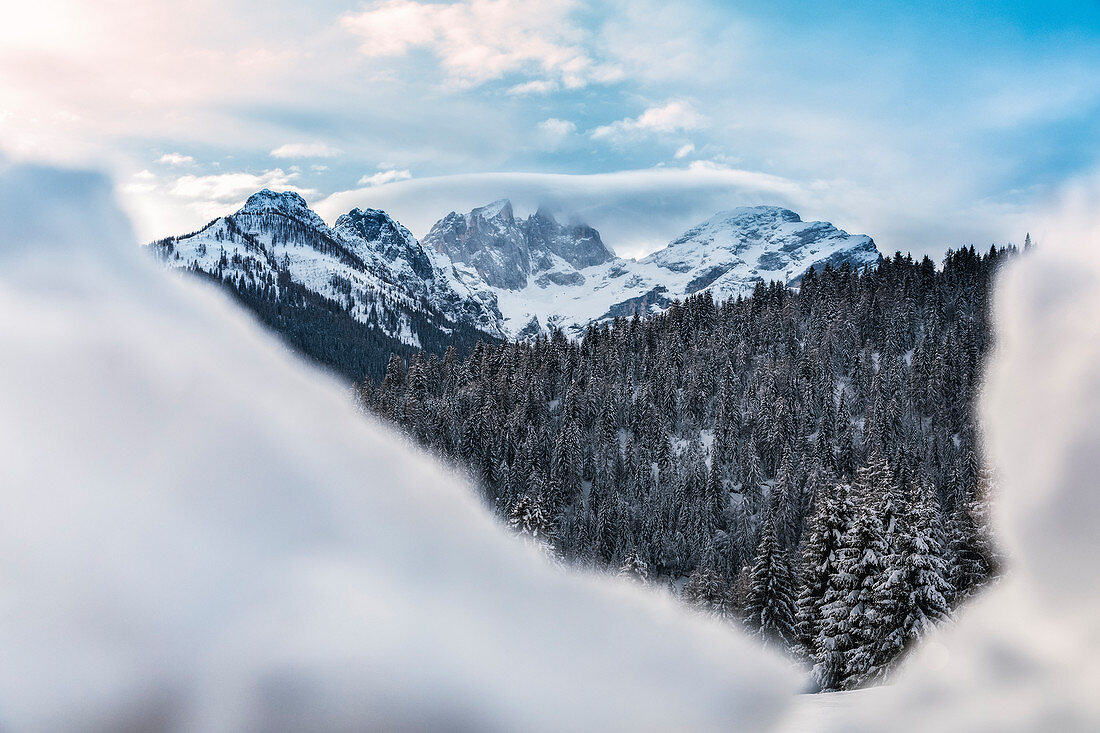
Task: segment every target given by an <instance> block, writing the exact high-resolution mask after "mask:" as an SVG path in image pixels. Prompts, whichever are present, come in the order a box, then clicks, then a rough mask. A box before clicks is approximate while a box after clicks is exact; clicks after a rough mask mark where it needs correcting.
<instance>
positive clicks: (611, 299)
mask: <svg viewBox="0 0 1100 733" xmlns="http://www.w3.org/2000/svg"><path fill="white" fill-rule="evenodd" d="M151 249H152V250H153V251H154V252H155V253H156V254H157V255H158V256H159V257H160V258H161V259H162V260H163V261H164V262H165V263H167V264H168V265H170V266H172V267H176V268H181V269H188V270H191V271H194V272H196V273H199V274H201V275H204V276H206V277H210V278H213V279H215V280H218V281H220V282H222V283H224V284H225V285H226V286H228V287H229V288H230V289H231V291H232V292H233V293H234V294H235V295H236V297H237V298H238V299H240V300H241V301H242V302H243V303H244V304H245V305H246V306H248V307H249V308H251V309H252V310H253V311H254V312H255V313H256V314H257V315H258V316H259V317H260V318H261V320H263V321H264V322H266V323H268V325H269V326H271V327H273V328H274V329H276V330H277V331H279V332H280V333H282V334H283V335H284V337H285V338H286V339H287V340H288V342H289V343H290V344H291V345H292V346H294V347H296V348H298V349H299V350H301V351H303V352H305V353H306V354H307V355H309V356H311V357H312V358H314V359H315V360H317V361H319V362H321V363H323V364H326V365H328V366H330V367H332V368H334V369H336V370H337V371H339V372H341V373H343V374H345V375H347V376H349V377H351V378H353V379H357V378H361V377H362V376H363V375H365V374H371V375H377V374H379V372H380V370H381V369H382V368H383V367H384V364H385V361H386V357H388V355H389V353H390V352H391V351H395V352H398V353H410V352H412V351H417V350H421V349H422V350H425V351H429V352H437V353H441V352H442V351H444V350H445V349H446V348H447V347H448V346H455V347H456V348H458V349H459V350H465V349H467V348H469V347H470V346H471V345H472V344H473V343H475V342H476V341H477V339H479V338H488V339H505V338H523V337H530V336H534V335H537V334H539V333H544V332H546V331H548V330H549V329H551V328H560V329H562V330H563V331H565V332H566V333H567V334H568V335H571V336H576V335H579V334H580V333H582V332H583V330H584V329H585V327H587V326H588V325H589V324H591V323H594V322H599V321H602V320H607V319H611V318H614V317H617V316H630V315H633V314H634V313H643V314H645V313H649V312H655V311H658V310H660V309H663V308H665V307H667V306H668V305H669V304H670V303H671V302H672V301H673V300H674V299H677V298H683V297H686V296H688V295H692V294H694V293H697V292H700V291H703V290H710V291H711V292H712V293H713V295H714V296H715V298H717V299H724V298H727V297H735V296H737V295H743V294H748V293H749V292H751V291H752V289H753V288H754V287H755V286H756V284H757V283H760V282H770V281H772V280H778V281H780V282H784V283H787V284H790V285H797V283H798V282H799V281H800V279H801V277H802V275H803V274H804V273H805V272H806V271H807V270H809V268H810V267H817V268H818V269H820V268H821V267H823V266H824V265H826V264H830V265H832V266H834V267H840V266H841V265H843V264H845V263H847V264H849V265H851V266H852V267H857V268H858V267H863V266H867V265H874V264H876V263H877V262H878V260H879V252H878V250H877V248H876V247H875V243H874V241H873V240H872V239H871V238H870V237H868V236H865V235H851V234H848V233H846V232H844V231H841V230H839V229H837V228H836V227H834V226H833V225H832V224H829V223H826V222H804V221H802V220H801V219H800V218H799V216H798V215H797V214H796V213H794V212H793V211H789V210H787V209H783V208H779V207H775V206H756V207H746V208H738V209H732V210H730V211H725V212H722V213H719V214H716V215H715V216H713V217H711V218H710V219H708V220H707V221H705V222H703V223H701V224H699V225H698V226H696V227H693V228H692V229H690V230H688V231H687V232H686V233H685V234H684V235H683V236H681V237H680V238H678V239H676V240H675V241H673V242H671V243H670V244H668V245H667V246H666V247H665V248H664V249H661V250H659V251H657V252H655V253H653V254H651V255H649V256H648V257H645V258H644V259H641V260H637V261H635V260H627V259H623V258H620V257H617V256H616V255H615V254H614V253H613V252H612V250H611V249H609V248H608V247H607V246H606V245H605V244H604V242H603V240H602V239H601V237H600V234H599V232H597V231H596V230H595V229H593V228H592V227H590V226H587V225H585V224H581V223H570V224H561V223H559V222H558V221H557V219H556V218H555V217H554V216H553V215H552V214H551V213H550V212H549V211H546V210H544V209H539V210H538V211H536V212H535V213H534V214H531V215H530V216H528V217H527V218H520V217H517V216H516V215H515V212H514V210H513V207H512V204H511V203H510V202H509V201H508V200H506V199H502V200H500V201H495V202H493V203H491V204H488V205H487V206H482V207H480V208H476V209H474V210H472V211H470V212H469V213H467V214H459V213H456V212H451V213H449V214H447V215H446V216H444V217H443V218H442V219H440V220H439V221H438V222H436V224H435V225H434V226H433V227H432V229H431V231H430V232H429V233H428V234H427V236H425V237H424V239H423V241H418V240H417V239H416V237H414V236H413V235H412V233H411V232H410V231H409V230H408V229H406V228H405V227H403V226H402V225H401V224H399V223H398V222H396V221H394V219H392V218H391V217H390V216H389V215H388V214H386V213H385V212H384V211H379V210H376V209H366V210H360V209H353V210H352V211H350V212H348V213H347V214H343V215H342V216H340V217H339V218H338V219H337V220H336V222H335V223H334V225H333V226H331V227H329V226H328V225H327V224H326V223H325V222H324V221H323V220H322V219H321V217H319V216H318V215H317V214H316V213H314V212H313V211H312V210H311V209H310V208H309V207H308V206H307V205H306V202H305V201H304V200H303V199H302V198H301V197H300V196H299V195H298V194H296V193H292V192H284V193H275V192H273V191H269V190H266V189H265V190H263V191H259V192H258V193H255V194H253V195H252V196H251V197H249V199H248V201H247V202H246V203H245V205H244V206H243V207H242V208H241V209H240V210H239V211H237V212H236V213H234V214H231V215H229V216H224V217H221V218H218V219H215V220H214V221H212V222H211V223H210V224H208V225H206V226H205V227H203V228H202V229H201V230H199V231H197V232H194V233H192V234H187V235H184V236H179V237H169V238H166V239H161V240H158V241H156V242H154V243H152V245H151Z"/></svg>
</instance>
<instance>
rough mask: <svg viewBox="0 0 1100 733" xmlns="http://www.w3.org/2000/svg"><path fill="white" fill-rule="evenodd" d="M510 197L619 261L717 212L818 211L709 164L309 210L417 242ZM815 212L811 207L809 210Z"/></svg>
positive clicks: (772, 182)
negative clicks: (393, 230) (377, 212)
mask: <svg viewBox="0 0 1100 733" xmlns="http://www.w3.org/2000/svg"><path fill="white" fill-rule="evenodd" d="M501 197H508V198H510V199H511V200H512V203H513V204H514V206H515V207H516V210H517V212H521V211H534V210H535V209H536V208H537V207H538V206H539V205H541V204H548V205H551V206H553V207H555V208H556V209H558V210H560V211H563V212H569V213H575V214H577V215H579V216H580V218H582V219H584V220H585V221H587V222H588V223H589V224H591V225H592V226H594V227H596V228H597V229H599V230H600V232H601V234H602V235H603V238H604V241H605V242H607V244H608V246H610V247H612V248H613V249H614V250H615V251H616V252H617V253H618V254H620V255H623V256H626V257H635V256H640V255H643V254H647V253H649V252H652V251H653V250H655V249H658V248H659V247H662V246H664V245H665V244H667V243H668V242H669V241H671V240H672V239H674V238H675V237H677V236H679V235H680V234H682V233H683V232H684V230H686V229H687V228H689V227H691V226H693V225H695V224H698V223H699V222H700V221H702V220H704V219H706V218H707V217H710V216H712V215H713V214H714V212H716V211H721V210H722V209H728V208H731V207H734V206H741V205H746V206H747V205H755V204H780V205H786V206H790V207H791V208H794V209H795V210H796V211H800V212H801V213H803V214H816V213H818V212H819V211H821V210H822V209H823V208H824V207H822V206H820V198H819V196H818V194H817V192H815V191H808V190H806V189H804V188H803V187H802V186H800V185H799V184H797V183H795V182H793V181H790V180H787V179H784V178H780V177H778V176H771V175H767V174H764V173H755V172H752V171H744V170H736V169H732V168H726V167H722V166H718V165H715V164H711V165H710V166H694V167H690V168H671V167H669V168H649V169H644V170H631V171H618V172H615V173H597V174H590V175H569V174H558V173H476V174H468V175H455V176H434V177H429V178H417V179H413V180H411V181H407V182H403V183H401V184H400V185H397V186H387V187H385V188H371V189H369V190H363V189H360V190H353V191H343V192H340V193H336V194H333V195H332V196H329V197H327V198H325V199H322V200H320V201H318V202H317V203H316V204H315V207H314V208H315V210H316V211H317V213H318V214H320V215H321V216H322V217H324V218H325V219H326V220H327V221H332V220H334V219H335V218H336V217H337V216H339V215H340V214H343V213H346V212H347V211H349V210H350V209H352V208H353V207H356V206H358V207H363V206H365V205H370V206H372V207H375V208H381V209H385V210H386V211H387V212H389V213H390V214H391V215H392V216H394V217H395V218H396V219H397V220H398V221H400V222H401V223H402V224H404V225H405V226H407V227H409V228H410V229H412V231H413V232H414V233H416V234H419V235H423V234H425V233H427V231H428V229H430V228H431V226H432V224H434V223H435V222H436V220H438V219H439V217H441V216H442V215H443V214H445V213H446V212H448V211H465V210H469V209H471V208H473V207H475V206H480V205H482V204H485V203H488V202H489V201H493V200H495V199H499V198H501ZM811 204H814V205H811Z"/></svg>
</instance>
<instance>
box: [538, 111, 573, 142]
mask: <svg viewBox="0 0 1100 733" xmlns="http://www.w3.org/2000/svg"><path fill="white" fill-rule="evenodd" d="M538 129H539V138H540V140H541V142H542V144H543V146H544V147H546V148H547V149H550V150H554V149H556V148H558V147H560V146H561V144H562V143H564V142H565V141H566V140H567V139H568V138H569V137H570V136H571V135H572V134H573V133H575V132H576V131H577V126H576V125H575V124H574V123H573V122H571V121H569V120H559V119H558V118H557V117H551V118H550V119H547V120H543V121H542V122H540V123H539V125H538Z"/></svg>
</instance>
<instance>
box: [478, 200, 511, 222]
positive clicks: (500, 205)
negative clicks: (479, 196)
mask: <svg viewBox="0 0 1100 733" xmlns="http://www.w3.org/2000/svg"><path fill="white" fill-rule="evenodd" d="M474 217H478V218H480V219H496V218H498V217H499V218H502V219H504V220H505V221H512V220H514V219H515V212H514V211H513V210H512V202H511V201H510V200H508V199H497V200H496V201H494V202H492V203H491V204H485V205H484V206H479V207H477V208H476V209H473V210H472V211H471V212H470V218H471V219H473V218H474Z"/></svg>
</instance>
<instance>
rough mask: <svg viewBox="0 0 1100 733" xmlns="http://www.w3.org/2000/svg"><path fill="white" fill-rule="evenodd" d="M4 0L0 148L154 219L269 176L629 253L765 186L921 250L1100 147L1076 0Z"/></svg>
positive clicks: (943, 242)
mask: <svg viewBox="0 0 1100 733" xmlns="http://www.w3.org/2000/svg"><path fill="white" fill-rule="evenodd" d="M0 3H2V4H3V8H2V9H3V17H4V19H5V22H4V23H3V24H2V25H0V155H3V156H5V157H7V158H9V159H18V160H40V161H49V162H55V163H56V162H61V163H64V164H68V165H79V166H88V165H91V166H95V167H99V168H103V169H105V170H107V171H109V172H110V173H111V175H112V176H113V177H114V179H115V180H116V182H117V187H118V193H119V197H120V199H121V200H122V201H123V204H124V205H125V206H126V208H127V209H128V210H129V211H130V212H131V213H132V215H133V216H134V218H135V222H136V225H137V228H138V232H139V235H140V236H142V237H143V238H147V239H148V238H154V237H158V236H164V235H167V234H179V233H183V232H186V231H191V230H193V229H195V228H197V227H199V226H201V225H202V224H204V223H205V222H206V221H208V220H209V219H211V218H213V217H214V216H217V215H220V214H223V213H228V212H230V211H232V210H233V209H234V208H235V207H236V206H238V205H239V204H240V203H241V202H242V201H243V200H244V199H245V198H246V197H247V196H248V194H249V193H251V192H253V191H255V190H257V189H259V188H262V187H271V188H274V189H279V190H285V189H293V190H297V191H299V192H300V193H302V194H303V195H304V196H305V197H306V199H307V200H308V201H309V202H310V203H311V204H314V205H315V206H316V208H317V209H318V211H319V212H320V213H321V214H322V216H324V217H325V218H326V219H327V220H329V221H330V222H331V221H332V220H333V219H334V218H335V216H336V215H337V214H339V213H340V212H341V211H346V210H347V209H350V208H351V207H353V206H360V207H365V206H374V207H378V208H384V209H386V210H388V211H389V212H390V213H391V214H393V215H394V216H395V217H396V218H398V219H399V220H400V221H402V222H404V223H405V224H407V225H408V226H409V227H410V228H411V229H412V230H413V231H414V233H416V234H418V235H423V234H424V233H426V231H427V229H428V228H429V227H430V226H431V224H432V222H434V221H435V220H436V219H437V218H439V217H440V216H442V215H443V214H446V213H447V212H448V211H451V210H466V209H469V208H471V207H472V206H475V205H479V204H482V203H486V202H488V201H491V200H493V199H496V198H501V197H510V198H512V199H513V201H514V202H515V204H516V208H517V210H518V211H519V212H520V213H523V212H525V211H527V210H533V208H534V207H535V206H536V205H538V204H540V203H547V204H550V205H553V206H556V207H558V208H559V209H560V210H561V211H562V212H563V216H567V215H570V214H576V215H578V216H580V217H583V218H585V219H587V220H588V221H589V222H591V223H592V224H593V225H595V226H596V227H597V228H599V229H600V230H601V231H602V232H603V234H604V237H605V239H606V241H607V242H608V244H610V245H611V246H612V247H614V248H615V249H617V250H618V251H619V253H620V254H625V255H628V256H632V255H636V254H641V253H644V252H646V251H649V250H652V249H655V248H656V247H659V246H661V245H663V244H664V243H666V242H667V241H668V240H670V239H671V238H673V237H674V236H676V235H677V234H679V233H680V232H681V231H682V230H683V229H685V228H687V227H688V226H690V225H692V224H694V223H696V222H698V221H700V220H701V219H703V218H706V217H707V216H709V215H711V214H713V213H714V212H715V211H718V210H720V209H724V208H730V207H733V206H738V205H746V204H758V203H775V204H781V205H786V206H789V207H791V208H793V209H795V210H796V211H798V212H799V213H801V214H802V215H803V218H807V219H809V218H813V219H827V220H830V221H833V222H835V223H836V224H837V225H838V226H840V227H842V228H845V229H848V230H849V231H854V232H860V233H867V234H871V235H872V236H874V237H875V239H876V240H877V241H878V242H879V244H880V247H881V248H882V249H884V250H889V251H893V250H896V249H902V250H911V251H913V252H915V253H930V254H933V255H934V256H937V257H938V256H940V255H941V254H942V252H943V250H944V249H945V248H947V247H949V246H959V245H963V244H969V243H975V244H978V245H980V246H988V244H989V243H990V242H994V241H995V242H1007V241H1015V242H1019V241H1020V240H1021V239H1022V238H1023V233H1024V231H1025V230H1026V229H1028V228H1029V224H1030V222H1031V221H1032V220H1033V219H1034V218H1035V217H1036V216H1037V212H1038V211H1039V210H1040V209H1041V208H1042V207H1043V205H1044V203H1045V202H1046V201H1047V200H1048V198H1049V197H1051V196H1052V195H1053V193H1054V192H1055V191H1056V190H1058V189H1059V188H1060V187H1062V186H1063V185H1064V184H1066V183H1067V182H1069V181H1073V180H1075V179H1078V178H1080V177H1083V176H1089V175H1093V174H1094V173H1095V171H1096V170H1097V168H1098V167H1100V3H1097V2H1092V1H1091V0H1074V1H1064V0H1043V1H1031V0H1026V1H1017V2H1003V3H988V2H967V1H965V0H957V1H956V2H942V3H939V2H927V3H914V2H888V1H886V0H883V1H880V2H873V3H872V2H859V1H858V0H855V1H853V0H849V1H848V2H837V3H833V2H824V1H819V2H794V1H791V0H773V1H771V2H767V3H761V2H739V1H738V2H735V1H732V0H727V1H726V2H706V1H702V0H691V1H684V2H677V3H667V2H655V1H651V0H623V1H621V2H620V1H611V2H602V3H601V2H585V1H584V0H512V1H510V2H509V1H507V0H460V1H458V2H429V1H428V0H379V1H375V2H356V1H354V0H314V1H312V2H309V3H303V2H300V0H297V1H292V0H189V1H188V2H186V3H185V2H158V3H132V2H122V1H121V0H97V2H94V3H92V2H87V1H86V0H83V1H81V0H75V1H74V0H39V2H37V3H34V4H32V3H26V2H19V3H15V2H11V1H10V0H0Z"/></svg>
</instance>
